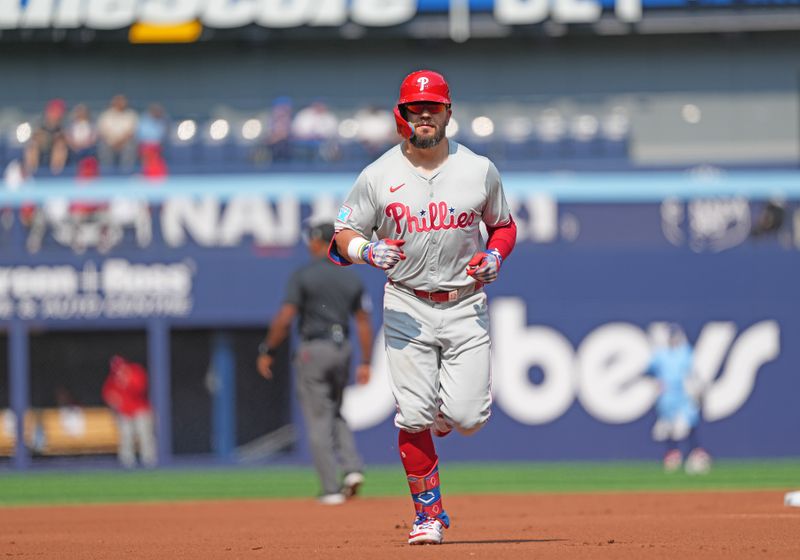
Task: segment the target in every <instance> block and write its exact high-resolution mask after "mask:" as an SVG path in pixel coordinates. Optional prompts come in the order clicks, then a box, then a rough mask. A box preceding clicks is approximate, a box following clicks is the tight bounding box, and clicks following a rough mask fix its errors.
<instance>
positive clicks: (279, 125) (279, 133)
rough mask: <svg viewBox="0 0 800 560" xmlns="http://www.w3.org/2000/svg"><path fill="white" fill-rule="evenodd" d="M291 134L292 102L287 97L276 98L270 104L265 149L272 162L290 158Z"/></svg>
mask: <svg viewBox="0 0 800 560" xmlns="http://www.w3.org/2000/svg"><path fill="white" fill-rule="evenodd" d="M291 134H292V100H291V99H289V98H288V97H278V98H276V99H275V100H274V101H273V102H272V112H271V113H270V117H269V133H268V134H267V147H268V148H269V150H270V157H271V159H272V161H278V162H280V161H289V160H290V159H291V158H292V152H291V144H290V140H291Z"/></svg>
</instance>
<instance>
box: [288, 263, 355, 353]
mask: <svg viewBox="0 0 800 560" xmlns="http://www.w3.org/2000/svg"><path fill="white" fill-rule="evenodd" d="M284 302H285V303H289V304H292V305H294V306H296V307H297V308H298V310H299V315H300V318H299V330H300V336H301V338H302V339H303V340H316V339H329V340H333V341H334V342H339V343H341V342H343V341H344V340H346V339H347V337H348V336H349V325H350V316H351V315H353V314H354V313H355V312H356V311H358V310H360V309H364V310H365V311H370V303H369V299H368V297H367V295H366V292H365V291H364V285H363V283H362V282H361V279H360V278H359V277H358V275H357V274H356V273H355V272H353V271H351V270H349V269H346V268H343V267H341V266H337V265H335V264H333V263H332V262H330V261H329V260H328V259H327V258H326V257H322V258H319V259H315V260H314V261H312V262H310V263H308V264H307V265H305V266H302V267H300V268H299V269H297V270H296V271H295V272H294V273H293V274H292V277H291V278H290V279H289V285H288V287H287V290H286V298H285V300H284Z"/></svg>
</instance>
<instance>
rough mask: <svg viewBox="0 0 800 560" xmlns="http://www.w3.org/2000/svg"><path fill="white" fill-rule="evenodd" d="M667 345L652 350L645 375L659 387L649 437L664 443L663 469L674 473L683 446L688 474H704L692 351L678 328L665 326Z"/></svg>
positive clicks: (708, 462)
mask: <svg viewBox="0 0 800 560" xmlns="http://www.w3.org/2000/svg"><path fill="white" fill-rule="evenodd" d="M667 337H668V340H667V344H666V345H665V346H661V345H658V346H656V347H655V349H654V352H653V356H652V358H651V360H650V365H649V367H648V373H649V374H650V375H652V376H653V377H655V378H656V379H657V380H658V382H659V385H660V394H659V397H658V402H657V403H656V414H657V416H658V417H657V419H656V423H655V424H654V425H653V431H652V436H653V439H654V440H655V441H659V442H660V441H663V442H665V443H666V446H667V451H666V454H665V455H664V470H665V471H666V472H675V471H677V470H678V469H680V468H681V465H682V463H683V453H682V451H681V449H680V448H681V445H684V446H686V452H687V455H686V463H685V464H684V465H683V467H684V469H685V470H686V472H687V473H688V474H705V473H707V472H708V471H709V470H710V469H711V456H710V455H709V454H708V452H706V451H705V450H704V449H703V448H702V447H700V445H699V443H698V438H697V426H698V424H699V423H700V404H699V402H698V401H699V397H700V393H701V390H702V387H701V384H700V381H699V380H698V378H697V375H696V374H695V372H694V367H693V363H694V352H693V351H692V347H691V346H690V345H689V341H688V340H687V339H686V334H685V333H684V331H683V329H682V328H681V327H680V325H678V324H676V323H671V324H669V325H668V326H667Z"/></svg>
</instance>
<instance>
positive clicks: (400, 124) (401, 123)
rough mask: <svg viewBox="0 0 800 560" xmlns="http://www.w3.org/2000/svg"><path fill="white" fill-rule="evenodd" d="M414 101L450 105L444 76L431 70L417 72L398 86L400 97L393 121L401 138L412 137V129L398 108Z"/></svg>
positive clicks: (448, 91)
mask: <svg viewBox="0 0 800 560" xmlns="http://www.w3.org/2000/svg"><path fill="white" fill-rule="evenodd" d="M415 101H432V102H434V103H444V104H445V105H448V106H449V105H450V86H448V85H447V80H445V79H444V76H442V75H441V74H439V73H438V72H434V71H433V70H417V71H416V72H412V73H411V74H409V75H408V76H406V77H405V79H404V80H403V83H402V84H400V96H399V97H398V98H397V106H396V107H395V108H394V120H395V121H396V122H397V132H399V133H400V135H401V136H403V138H411V137H412V136H413V135H414V127H413V126H411V124H410V123H409V122H408V121H407V120H406V119H405V118H404V117H403V115H402V114H401V113H400V106H401V105H405V104H406V103H414V102H415Z"/></svg>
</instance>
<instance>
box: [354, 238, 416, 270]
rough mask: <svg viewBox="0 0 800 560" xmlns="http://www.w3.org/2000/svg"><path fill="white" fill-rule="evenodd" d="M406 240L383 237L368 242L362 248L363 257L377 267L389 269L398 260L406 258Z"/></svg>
mask: <svg viewBox="0 0 800 560" xmlns="http://www.w3.org/2000/svg"><path fill="white" fill-rule="evenodd" d="M405 242H406V241H405V239H381V240H380V241H374V242H372V243H367V244H366V245H364V248H363V249H361V258H363V259H364V262H365V263H367V264H369V265H372V266H374V267H375V268H380V269H383V270H389V269H390V268H394V266H395V265H396V264H397V263H398V262H400V261H404V260H406V254H405V253H404V252H403V245H404V244H405Z"/></svg>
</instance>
